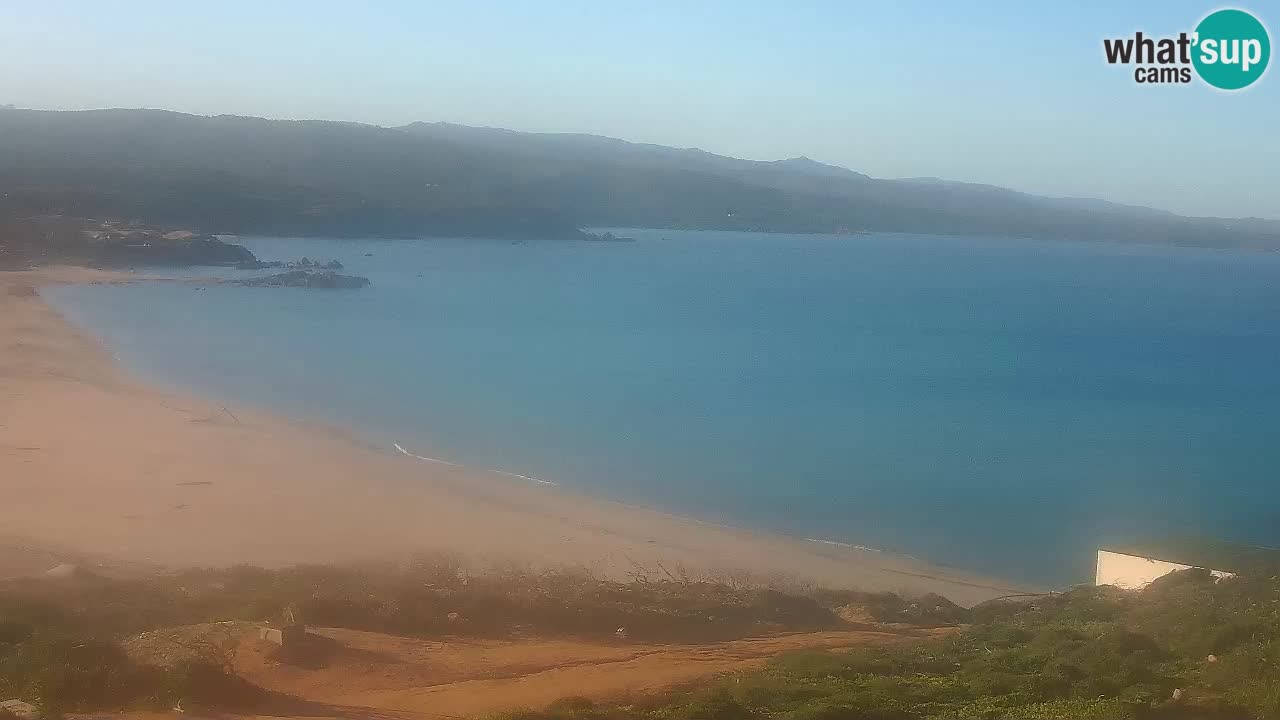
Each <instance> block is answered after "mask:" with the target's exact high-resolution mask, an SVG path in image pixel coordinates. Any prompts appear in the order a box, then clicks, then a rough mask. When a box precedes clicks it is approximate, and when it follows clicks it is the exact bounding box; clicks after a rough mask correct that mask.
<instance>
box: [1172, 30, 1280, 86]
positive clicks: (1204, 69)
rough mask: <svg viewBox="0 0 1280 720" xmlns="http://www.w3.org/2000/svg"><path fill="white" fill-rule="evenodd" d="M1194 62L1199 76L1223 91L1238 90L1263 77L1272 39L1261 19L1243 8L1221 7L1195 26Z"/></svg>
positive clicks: (1269, 57)
mask: <svg viewBox="0 0 1280 720" xmlns="http://www.w3.org/2000/svg"><path fill="white" fill-rule="evenodd" d="M1193 42H1194V43H1195V50H1194V51H1193V54H1192V58H1191V62H1192V64H1193V65H1195V67H1196V72H1197V73H1199V74H1200V79H1201V80H1204V81H1205V82H1207V83H1209V84H1210V85H1212V86H1214V87H1216V88H1219V89H1221V90H1239V89H1240V88H1244V87H1248V86H1250V85H1252V84H1253V83H1254V82H1256V81H1257V79H1258V78H1260V77H1262V73H1264V72H1266V70H1267V61H1269V60H1270V59H1271V38H1270V37H1269V36H1268V35H1267V29H1266V28H1265V27H1263V25H1262V23H1261V22H1259V21H1258V18H1256V17H1254V16H1252V15H1250V14H1249V13H1247V12H1245V11H1243V10H1219V11H1217V12H1215V13H1213V14H1211V15H1209V16H1208V17H1206V18H1205V19H1203V20H1201V21H1200V24H1199V25H1197V26H1196V35H1195V40H1193Z"/></svg>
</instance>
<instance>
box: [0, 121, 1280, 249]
mask: <svg viewBox="0 0 1280 720" xmlns="http://www.w3.org/2000/svg"><path fill="white" fill-rule="evenodd" d="M0 194H2V197H0V211H7V212H8V213H21V212H46V213H52V212H61V213H67V214H78V215H81V216H112V217H121V218H131V217H137V218H142V219H145V220H147V221H148V222H154V223H160V224H173V225H183V226H189V227H192V228H193V229H197V230H202V231H207V232H232V233H263V234H300V235H308V234H324V235H370V236H378V235H381V236H405V237H411V236H422V235H455V236H494V237H530V238H537V237H548V238H554V237H579V236H580V235H579V233H578V228H582V227H589V226H632V227H659V228H661V227H665V228H682V229H725V230H753V231H766V232H813V233H841V232H851V231H861V230H867V231H892V232H915V233H938V234H967V235H992V236H1001V237H1032V238H1060V239H1080V240H1100V241H1110V242H1150V243H1173V244H1178V245H1197V246H1207V247H1249V248H1259V249H1276V248H1280V221H1273V220H1261V219H1256V218H1250V219H1223V218H1188V217H1182V216H1178V215H1175V214H1173V213H1168V212H1165V211H1160V210H1152V209H1150V208H1141V207H1134V206H1127V205H1121V204H1117V203H1109V202H1106V201H1103V200H1093V199H1079V198H1048V197H1042V196H1036V195H1030V194H1026V193H1021V192H1018V191H1015V190H1009V189H1006V188H1001V187H996V186H990V185H979V184H972V183H962V182H954V181H947V180H938V179H936V178H906V179H878V178H872V177H869V176H867V175H864V174H861V173H858V172H855V171H853V170H849V169H847V168H842V167H838V166H833V165H828V164H824V163H821V162H818V161H815V160H812V159H810V158H807V157H797V158H790V159H786V160H776V161H755V160H740V159H736V158H730V157H725V156H721V155H715V154H713V153H709V152H705V151H702V150H696V149H680V148H671V147H665V146H661V145H649V144H640V143H631V142H627V141H624V140H617V139H614V138H606V137H601V136H595V135H583V134H567V133H566V134H537V133H523V132H517V131H512V130H503V129H496V128H476V127H469V126H463V125H453V124H449V123H421V122H419V123H412V124H409V125H406V126H403V127H398V128H384V127H378V126H371V125H361V124H358V123H343V122H326V121H284V120H265V119H261V118H249V117H238V116H227V115H224V116H215V117H205V116H195V115H186V114H182V113H174V112H167V111H158V110H95V111H80V112H51V111H34V110H16V109H0Z"/></svg>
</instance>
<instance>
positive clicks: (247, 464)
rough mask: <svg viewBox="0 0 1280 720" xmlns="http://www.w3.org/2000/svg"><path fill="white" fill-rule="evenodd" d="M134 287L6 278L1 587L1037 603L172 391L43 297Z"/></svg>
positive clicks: (0, 281)
mask: <svg viewBox="0 0 1280 720" xmlns="http://www.w3.org/2000/svg"><path fill="white" fill-rule="evenodd" d="M131 277H132V276H128V275H119V274H113V273H106V272H101V271H93V270H85V269H77V268H48V269H42V270H38V271H30V272H12V273H0V508H2V510H0V513H2V516H3V518H4V521H3V523H2V524H0V547H3V548H6V549H7V550H5V551H3V552H0V577H4V576H5V575H6V574H8V575H13V574H19V573H24V572H31V571H33V570H37V569H38V568H39V567H40V566H41V565H42V564H43V563H45V562H46V560H47V559H51V558H54V557H55V556H60V555H61V554H76V555H89V556H92V557H97V558H104V559H110V560H111V561H114V562H122V563H145V564H149V565H157V566H190V565H232V564H238V563H251V564H257V565H264V566H280V565H287V564H293V563H306V562H356V561H366V560H372V559H386V558H395V557H402V556H405V555H408V554H411V553H418V552H444V553H455V554H460V555H463V556H466V557H469V558H474V559H476V560H477V561H478V562H483V563H485V564H515V565H519V566H533V567H539V566H549V565H575V566H581V567H584V568H586V569H588V570H590V571H591V572H593V573H596V574H598V575H600V576H603V577H615V578H620V579H625V578H626V577H627V576H628V575H630V574H632V573H635V572H637V571H648V572H664V570H663V568H665V569H666V570H665V571H670V572H673V573H676V572H679V571H680V569H683V570H684V571H686V572H688V573H690V574H691V575H695V576H697V575H702V574H720V575H728V574H732V573H746V574H749V575H751V576H753V577H756V578H760V579H777V580H785V581H794V582H803V583H815V584H821V585H826V586H831V587H850V588H858V589H862V590H870V591H886V590H887V591H899V592H906V593H912V594H919V593H924V592H937V593H940V594H943V595H945V596H947V597H949V598H951V599H952V600H954V601H956V602H958V603H961V604H965V605H968V604H973V603H976V602H980V601H982V600H985V599H989V598H993V597H998V596H1002V595H1007V594H1011V593H1017V592H1021V591H1024V590H1026V588H1022V587H1018V586H1016V585H1012V584H1009V583H1004V582H1001V581H998V580H992V579H986V578H981V577H974V576H968V575H965V574H963V573H960V572H956V571H950V570H944V569H940V568H938V567H935V566H931V565H929V564H927V563H925V562H921V561H917V560H914V559H911V558H906V557H901V556H895V555H892V554H889V553H882V552H877V551H873V550H864V549H859V548H853V547H843V546H839V545H828V544H821V543H816V542H812V541H807V540H805V539H801V538H788V537H781V536H775V535H768V534H764V533H756V532H751V531H746V530H742V529H736V528H729V527H724V526H719V525H712V524H707V523H701V522H698V521H695V520H691V519H685V518H680V517H675V516H672V515H669V514H665V513H661V512H657V511H652V510H647V509H643V508H636V507H630V506H624V505H621V504H617V503H611V502H607V501H602V500H597V499H592V498H584V497H581V496H577V495H573V494H570V493H568V492H565V491H563V490H561V489H559V488H556V487H553V486H549V485H545V484H540V483H536V482H531V481H529V480H522V479H520V478H515V477H509V476H504V475H501V474H497V473H489V472H484V471H478V470H472V469H468V468H464V467H459V466H451V465H447V464H440V463H432V462H426V461H423V460H420V459H415V458H413V457H411V456H409V455H405V454H401V453H398V452H396V451H395V450H394V449H391V448H375V447H370V446H368V445H366V444H363V443H361V442H359V441H357V440H356V439H354V438H353V437H351V436H349V435H347V434H345V433H344V432H342V431H340V430H337V429H333V428H327V427H322V426H318V425H315V424H311V423H306V422H300V421H295V420H290V419H286V418H278V417H273V416H271V415H270V414H268V413H265V412H262V411H258V410H255V409H252V408H244V407H238V406H237V407H222V406H220V405H218V404H214V403H211V402H209V401H207V400H202V399H200V398H197V397H191V396H185V395H182V394H180V393H171V392H161V391H159V390H156V389H154V388H151V387H148V386H147V385H145V384H144V383H141V382H140V381H138V380H137V379H135V378H132V377H130V376H129V375H128V374H127V373H126V372H124V371H123V370H121V369H120V368H118V367H117V366H116V364H115V362H114V361H113V359H112V357H111V355H110V353H109V352H108V351H107V350H106V349H105V348H104V347H103V346H102V345H101V344H100V343H99V342H98V341H97V340H96V339H94V338H93V337H90V336H88V335H86V334H85V333H84V332H82V331H81V330H79V329H77V328H75V327H73V326H72V325H71V324H69V323H68V322H66V321H65V320H64V319H63V318H62V317H61V316H59V315H58V313H56V312H55V311H54V310H53V309H52V308H51V307H49V306H48V305H47V304H45V303H44V302H43V301H42V300H41V298H40V296H39V289H40V288H41V287H43V286H47V285H49V284H54V283H66V282H115V281H128V280H130V279H131ZM409 451H410V452H411V451H412V448H409ZM15 549H18V550H15ZM19 550H21V552H19ZM41 553H43V555H41ZM33 557H35V558H38V559H32V558H33ZM6 558H7V559H6Z"/></svg>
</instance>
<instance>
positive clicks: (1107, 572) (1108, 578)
mask: <svg viewBox="0 0 1280 720" xmlns="http://www.w3.org/2000/svg"><path fill="white" fill-rule="evenodd" d="M1196 567H1200V566H1199V565H1187V564H1185V563H1177V562H1170V561H1168V560H1157V559H1156V558H1150V557H1143V556H1141V555H1128V554H1125V553H1120V552H1114V551H1111V550H1099V551H1098V568H1097V572H1096V573H1095V576H1094V584H1095V585H1114V586H1116V587H1118V588H1120V589H1122V590H1141V589H1142V588H1144V587H1146V586H1148V585H1150V584H1151V583H1152V582H1153V581H1155V580H1156V579H1157V578H1161V577H1164V576H1165V575H1168V574H1169V573H1171V572H1177V571H1178V570H1190V569H1192V568H1196ZM1204 569H1205V570H1208V571H1209V573H1210V574H1212V575H1213V576H1214V577H1216V578H1228V577H1235V573H1232V572H1228V571H1226V570H1215V569H1213V568H1204Z"/></svg>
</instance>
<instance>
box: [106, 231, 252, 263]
mask: <svg viewBox="0 0 1280 720" xmlns="http://www.w3.org/2000/svg"><path fill="white" fill-rule="evenodd" d="M96 251H97V255H98V259H99V261H100V262H101V263H102V264H105V265H151V266H170V267H187V266H193V265H213V266H219V267H241V266H246V265H253V264H256V263H257V262H258V258H256V257H254V255H253V253H252V252H249V249H248V248H245V247H243V246H240V245H233V244H231V243H227V242H223V241H221V240H219V239H217V238H213V237H192V238H186V239H183V240H164V239H162V238H160V237H158V236H157V237H155V238H152V237H151V236H149V235H146V234H139V235H138V236H136V237H130V238H127V239H123V240H112V241H109V242H104V243H101V244H100V245H98V246H97V247H96Z"/></svg>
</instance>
